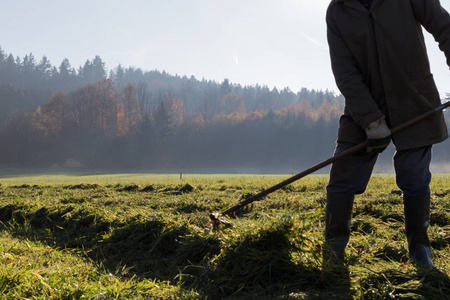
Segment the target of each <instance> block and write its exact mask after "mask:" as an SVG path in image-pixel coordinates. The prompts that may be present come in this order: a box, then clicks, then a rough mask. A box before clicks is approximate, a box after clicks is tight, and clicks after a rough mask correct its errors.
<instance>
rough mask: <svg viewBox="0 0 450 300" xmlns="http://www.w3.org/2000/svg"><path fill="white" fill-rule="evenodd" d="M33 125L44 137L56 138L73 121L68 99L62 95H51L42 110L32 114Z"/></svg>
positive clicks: (39, 109)
mask: <svg viewBox="0 0 450 300" xmlns="http://www.w3.org/2000/svg"><path fill="white" fill-rule="evenodd" d="M33 119H34V125H35V126H36V127H37V128H39V129H40V130H41V132H42V133H43V135H44V136H46V137H57V136H58V135H59V133H60V132H61V131H62V130H63V129H65V128H67V127H68V126H69V125H70V124H71V123H72V122H73V121H74V116H73V112H72V107H71V102H70V98H69V97H68V96H67V95H66V94H64V93H58V94H55V95H53V96H52V97H51V98H50V100H49V101H48V102H46V103H45V104H44V106H43V107H42V108H38V109H37V111H36V112H35V113H34V118H33Z"/></svg>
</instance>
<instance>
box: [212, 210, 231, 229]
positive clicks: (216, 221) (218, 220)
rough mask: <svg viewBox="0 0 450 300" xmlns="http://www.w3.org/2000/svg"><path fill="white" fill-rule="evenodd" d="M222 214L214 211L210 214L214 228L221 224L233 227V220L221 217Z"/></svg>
mask: <svg viewBox="0 0 450 300" xmlns="http://www.w3.org/2000/svg"><path fill="white" fill-rule="evenodd" d="M221 216H222V214H220V213H212V214H210V215H209V218H210V219H211V221H212V224H213V227H214V228H218V227H219V226H220V225H221V224H222V225H225V226H226V227H233V224H232V223H231V222H229V221H227V220H224V219H221V218H220V217H221Z"/></svg>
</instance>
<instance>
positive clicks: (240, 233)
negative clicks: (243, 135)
mask: <svg viewBox="0 0 450 300" xmlns="http://www.w3.org/2000/svg"><path fill="white" fill-rule="evenodd" d="M13 175H14V176H11V175H10V176H6V175H5V174H3V173H2V172H0V183H1V186H0V295H1V296H0V297H1V298H0V299H449V298H450V279H449V277H448V274H449V273H450V249H449V245H450V201H449V200H450V188H449V183H450V178H449V177H448V176H447V175H445V174H444V175H439V176H435V177H434V179H433V181H432V207H431V225H430V228H429V234H430V239H431V243H432V248H433V254H434V260H435V264H436V267H437V268H436V269H417V268H415V267H414V266H413V265H411V264H410V263H409V261H408V253H407V251H406V242H405V232H404V224H403V220H404V219H403V206H402V195H401V192H400V191H399V190H398V188H397V187H396V185H395V180H394V178H393V176H381V175H376V176H374V177H373V178H372V179H371V182H370V184H369V188H368V190H367V191H366V193H365V194H364V195H361V196H358V197H357V198H356V202H355V206H354V215H353V221H352V234H351V239H350V244H349V247H348V250H347V264H346V267H343V268H339V269H331V268H328V267H327V266H326V265H325V264H323V262H322V244H323V229H324V205H325V198H326V193H325V186H326V183H327V176H324V175H312V176H309V177H306V178H303V179H301V180H299V181H297V182H295V183H293V184H291V185H288V186H286V187H284V188H282V189H280V190H278V191H276V192H274V193H272V194H270V195H268V196H267V197H266V198H264V199H262V200H261V201H257V202H254V203H252V204H250V205H248V206H246V207H244V208H242V209H241V210H239V211H238V212H237V213H236V214H235V216H234V217H233V218H229V217H227V218H226V220H228V221H230V222H231V223H232V224H233V227H229V226H223V225H222V226H219V227H214V226H213V224H212V223H211V221H210V219H209V214H210V213H212V212H221V211H224V210H226V209H227V208H229V207H231V206H234V205H235V204H237V203H239V201H242V200H243V199H245V198H247V197H248V196H250V195H253V194H256V193H258V192H260V191H262V190H263V189H266V188H268V187H270V186H272V185H274V184H277V183H278V182H280V181H282V180H284V179H286V178H287V177H288V176H279V175H278V176H275V175H272V176H268V175H266V176H262V175H260V176H257V175H195V176H194V175H183V176H182V179H180V174H173V175H171V174H160V175H149V174H144V173H141V174H120V173H117V174H100V173H99V174H92V173H85V174H82V173H73V174H67V173H63V172H61V173H58V174H53V175H48V174H46V175H42V174H34V173H33V172H31V171H30V172H28V173H26V174H24V173H20V174H19V173H18V174H13Z"/></svg>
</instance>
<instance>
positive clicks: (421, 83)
mask: <svg viewBox="0 0 450 300" xmlns="http://www.w3.org/2000/svg"><path fill="white" fill-rule="evenodd" d="M410 82H411V84H412V86H413V87H414V89H415V91H416V92H417V93H418V94H419V95H421V96H422V97H423V98H425V99H426V101H427V102H428V103H429V104H430V105H431V107H432V108H434V107H436V106H438V105H440V104H441V99H440V96H439V92H438V89H437V87H436V83H435V82H434V78H433V74H430V75H428V76H426V77H423V78H417V79H411V80H410Z"/></svg>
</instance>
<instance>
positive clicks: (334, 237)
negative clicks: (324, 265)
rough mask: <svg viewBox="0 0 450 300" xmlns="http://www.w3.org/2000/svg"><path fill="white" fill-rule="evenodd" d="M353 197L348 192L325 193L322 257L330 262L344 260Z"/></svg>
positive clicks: (341, 261)
mask: <svg viewBox="0 0 450 300" xmlns="http://www.w3.org/2000/svg"><path fill="white" fill-rule="evenodd" d="M354 198H355V196H354V195H348V194H337V193H328V194H327V206H326V209H325V245H324V249H323V251H324V252H323V257H324V260H326V261H328V262H330V263H338V264H341V263H343V262H344V257H345V247H346V246H347V243H348V240H349V238H350V221H351V218H352V210H353V200H354Z"/></svg>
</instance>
